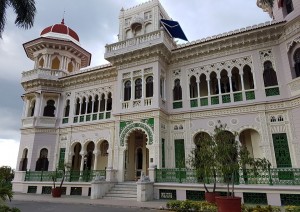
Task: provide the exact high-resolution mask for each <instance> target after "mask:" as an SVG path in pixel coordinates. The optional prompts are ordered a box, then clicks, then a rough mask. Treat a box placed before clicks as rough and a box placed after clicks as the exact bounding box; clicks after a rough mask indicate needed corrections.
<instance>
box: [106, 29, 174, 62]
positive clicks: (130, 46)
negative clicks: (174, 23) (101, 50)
mask: <svg viewBox="0 0 300 212" xmlns="http://www.w3.org/2000/svg"><path fill="white" fill-rule="evenodd" d="M159 43H165V44H166V46H167V47H168V48H169V49H170V50H171V49H173V48H175V46H176V44H175V43H174V41H173V40H172V38H170V36H169V35H167V33H166V32H165V31H164V30H162V29H160V30H157V31H154V32H150V33H148V34H145V35H140V36H137V37H134V38H131V39H127V40H125V41H121V42H117V43H113V44H109V45H106V46H105V49H106V50H105V55H104V57H105V58H106V59H107V58H110V57H113V56H117V55H120V54H124V53H127V52H132V51H134V50H137V49H142V48H146V47H149V46H150V45H151V46H153V45H156V44H159Z"/></svg>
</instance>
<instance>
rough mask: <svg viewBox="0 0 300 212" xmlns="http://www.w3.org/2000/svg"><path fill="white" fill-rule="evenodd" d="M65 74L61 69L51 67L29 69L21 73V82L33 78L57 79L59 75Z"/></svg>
mask: <svg viewBox="0 0 300 212" xmlns="http://www.w3.org/2000/svg"><path fill="white" fill-rule="evenodd" d="M64 76H67V74H66V73H65V72H63V71H61V70H51V69H40V68H39V69H33V70H30V71H24V72H23V73H22V79H21V82H22V83H23V82H27V81H31V80H35V79H45V80H58V78H60V77H64Z"/></svg>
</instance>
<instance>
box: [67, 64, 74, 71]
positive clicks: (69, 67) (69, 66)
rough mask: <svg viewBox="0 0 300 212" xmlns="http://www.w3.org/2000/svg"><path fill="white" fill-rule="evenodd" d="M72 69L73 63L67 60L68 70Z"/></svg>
mask: <svg viewBox="0 0 300 212" xmlns="http://www.w3.org/2000/svg"><path fill="white" fill-rule="evenodd" d="M73 69H74V66H73V63H72V62H69V64H68V72H72V71H73Z"/></svg>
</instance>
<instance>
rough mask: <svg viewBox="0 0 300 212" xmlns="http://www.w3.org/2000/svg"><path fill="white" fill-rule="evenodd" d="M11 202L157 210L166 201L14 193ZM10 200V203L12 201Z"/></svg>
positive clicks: (164, 205) (164, 206)
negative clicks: (93, 198)
mask: <svg viewBox="0 0 300 212" xmlns="http://www.w3.org/2000/svg"><path fill="white" fill-rule="evenodd" d="M13 200H19V201H32V202H55V203H71V204H73V203H74V204H92V205H112V206H121V207H137V208H149V209H159V208H161V207H163V208H166V201H161V200H153V201H149V202H137V201H133V200H115V199H95V200H92V199H90V198H89V197H82V196H65V195H63V196H62V197H60V198H53V197H52V196H51V195H47V194H21V193H15V194H14V197H13ZM13 200H12V201H13Z"/></svg>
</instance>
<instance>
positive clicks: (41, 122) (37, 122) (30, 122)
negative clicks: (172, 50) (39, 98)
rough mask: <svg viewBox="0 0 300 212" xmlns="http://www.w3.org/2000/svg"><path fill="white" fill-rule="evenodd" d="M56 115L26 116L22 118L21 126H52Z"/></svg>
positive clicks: (54, 123)
mask: <svg viewBox="0 0 300 212" xmlns="http://www.w3.org/2000/svg"><path fill="white" fill-rule="evenodd" d="M56 120H57V118H56V117H46V116H39V117H35V116H32V117H26V118H23V119H22V126H23V127H50V128H53V127H55V125H56Z"/></svg>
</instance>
